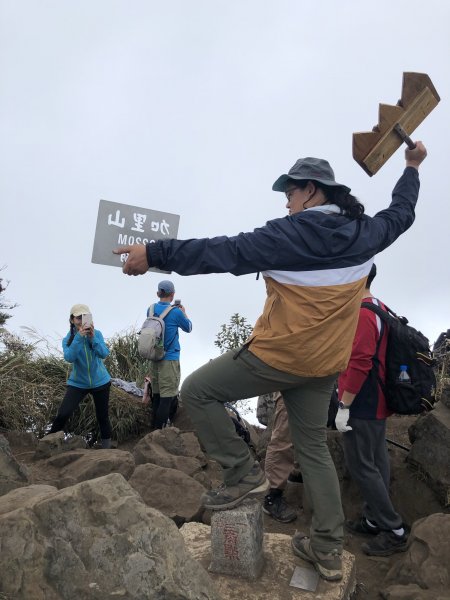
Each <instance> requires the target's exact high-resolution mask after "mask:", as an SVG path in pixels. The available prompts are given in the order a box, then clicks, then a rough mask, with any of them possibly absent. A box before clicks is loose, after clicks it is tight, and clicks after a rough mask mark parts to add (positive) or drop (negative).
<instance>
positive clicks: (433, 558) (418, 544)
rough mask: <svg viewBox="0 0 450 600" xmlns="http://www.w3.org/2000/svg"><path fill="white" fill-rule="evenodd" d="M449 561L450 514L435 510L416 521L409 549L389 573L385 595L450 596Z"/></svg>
mask: <svg viewBox="0 0 450 600" xmlns="http://www.w3.org/2000/svg"><path fill="white" fill-rule="evenodd" d="M449 565H450V515H449V514H443V513H435V514H433V515H430V516H429V517H425V518H423V519H420V520H419V521H416V522H415V523H414V525H413V527H412V530H411V534H410V537H409V545H408V550H407V551H406V553H405V554H404V556H403V558H402V559H400V560H399V561H398V562H396V563H395V564H394V566H393V567H392V568H391V569H390V571H389V572H388V574H387V575H386V578H385V580H384V586H386V588H385V589H383V592H382V595H383V597H384V598H386V599H389V600H394V599H395V600H397V599H398V600H400V599H402V600H406V599H409V598H411V600H412V599H414V600H417V599H422V598H423V599H425V598H427V599H428V598H430V599H431V598H433V599H434V600H437V599H438V598H442V599H444V598H448V589H449V585H450V574H449ZM418 590H420V591H419V592H418Z"/></svg>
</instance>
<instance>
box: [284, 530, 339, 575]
mask: <svg viewBox="0 0 450 600" xmlns="http://www.w3.org/2000/svg"><path fill="white" fill-rule="evenodd" d="M297 539H298V538H297ZM299 543H300V544H301V545H300V547H299V546H297V545H295V536H294V537H293V538H292V540H291V546H292V550H293V552H294V554H295V555H296V556H298V557H300V558H302V559H303V560H306V561H307V562H309V563H311V564H312V565H313V566H314V568H315V569H316V571H317V572H318V573H319V575H320V576H321V577H322V579H325V580H326V581H340V580H341V579H342V566H341V568H339V569H329V568H327V567H325V566H324V565H323V564H321V563H320V559H319V557H317V558H316V557H315V556H313V554H312V552H313V550H312V549H311V546H310V545H309V539H308V538H307V537H304V538H303V539H301V540H299ZM303 543H306V547H304V546H303ZM309 552H311V554H309Z"/></svg>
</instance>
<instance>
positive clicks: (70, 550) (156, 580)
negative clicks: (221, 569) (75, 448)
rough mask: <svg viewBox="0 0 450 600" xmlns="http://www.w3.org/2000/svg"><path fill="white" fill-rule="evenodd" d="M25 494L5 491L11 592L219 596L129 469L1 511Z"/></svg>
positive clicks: (46, 599)
mask: <svg viewBox="0 0 450 600" xmlns="http://www.w3.org/2000/svg"><path fill="white" fill-rule="evenodd" d="M37 487H41V488H44V487H46V486H34V488H37ZM18 493H19V490H17V491H13V492H10V494H11V495H12V496H11V497H10V498H8V496H9V494H7V495H5V496H4V497H2V498H0V531H1V533H2V535H1V552H0V573H1V574H2V577H1V581H0V590H1V592H2V594H4V595H5V597H7V598H14V599H15V600H31V599H32V600H80V599H83V600H91V599H92V600H103V599H104V598H114V597H117V598H126V599H127V600H142V599H144V598H145V599H146V600H161V599H163V598H164V600H200V599H201V600H220V596H219V594H218V592H217V591H216V589H215V586H214V584H213V583H212V581H211V579H210V577H209V576H208V574H207V573H206V571H205V570H204V569H203V568H202V567H201V566H200V565H199V564H198V563H197V562H196V561H195V560H193V559H192V558H191V556H190V555H189V553H188V552H187V550H186V548H185V545H184V543H183V538H182V536H181V535H180V533H179V531H178V530H177V527H176V526H175V524H174V523H173V522H172V521H170V520H169V519H167V518H166V517H165V516H164V515H162V514H161V513H160V512H158V511H156V510H154V509H152V508H150V507H148V506H146V505H145V504H144V503H143V502H142V500H141V498H140V497H139V495H138V494H137V493H136V492H135V491H134V490H133V488H132V487H131V486H130V485H129V484H128V483H127V482H126V481H125V479H124V478H123V477H122V475H119V474H118V473H113V474H111V475H107V476H105V477H100V478H98V479H95V480H92V481H85V482H82V483H79V484H77V485H75V486H73V487H69V488H65V489H63V490H59V491H54V490H52V489H47V490H43V489H40V490H36V489H34V491H33V493H30V495H29V496H28V500H27V501H26V502H25V503H24V505H23V506H22V507H20V506H16V509H15V510H12V511H10V512H2V509H1V506H2V504H3V506H4V504H5V503H6V506H10V505H11V504H13V503H14V501H17V494H18ZM20 493H22V494H24V493H25V491H24V490H20ZM33 494H34V496H33ZM0 595H1V594H0Z"/></svg>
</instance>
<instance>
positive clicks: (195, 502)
mask: <svg viewBox="0 0 450 600" xmlns="http://www.w3.org/2000/svg"><path fill="white" fill-rule="evenodd" d="M129 483H130V485H132V486H133V487H134V489H135V490H137V491H138V492H139V493H140V494H141V496H142V498H143V500H144V502H146V503H147V504H148V505H149V506H151V507H153V508H157V509H158V510H160V511H161V512H162V513H164V514H165V515H166V516H168V517H170V518H171V519H173V520H174V521H175V523H177V525H181V524H183V523H185V522H186V521H198V520H200V518H201V515H202V513H203V507H202V503H201V500H200V499H201V496H202V494H203V492H204V491H205V488H204V487H203V485H201V484H200V483H199V482H198V481H195V479H193V478H192V477H189V476H188V475H186V474H185V473H182V472H181V471H176V470H175V469H166V468H163V467H158V466H156V465H153V464H151V463H147V464H145V465H139V466H137V467H136V469H135V471H134V473H133V475H132V476H131V477H130V479H129Z"/></svg>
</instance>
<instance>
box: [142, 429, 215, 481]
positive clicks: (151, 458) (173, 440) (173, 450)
mask: <svg viewBox="0 0 450 600" xmlns="http://www.w3.org/2000/svg"><path fill="white" fill-rule="evenodd" d="M133 455H134V458H135V461H136V464H137V465H142V464H146V463H152V464H154V465H158V466H160V467H165V468H168V469H177V470H179V471H182V472H183V473H186V475H190V476H194V475H196V474H198V473H201V471H202V468H203V467H204V466H205V464H206V462H207V461H206V457H205V455H204V454H203V452H202V451H201V449H200V445H199V443H198V441H197V438H196V437H195V435H194V434H193V433H192V432H181V431H180V430H179V429H177V428H176V427H166V428H165V429H161V430H157V431H153V432H152V433H149V434H147V435H145V436H144V437H143V438H142V439H141V440H140V441H139V442H138V443H137V444H136V446H135V447H134V450H133Z"/></svg>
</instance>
